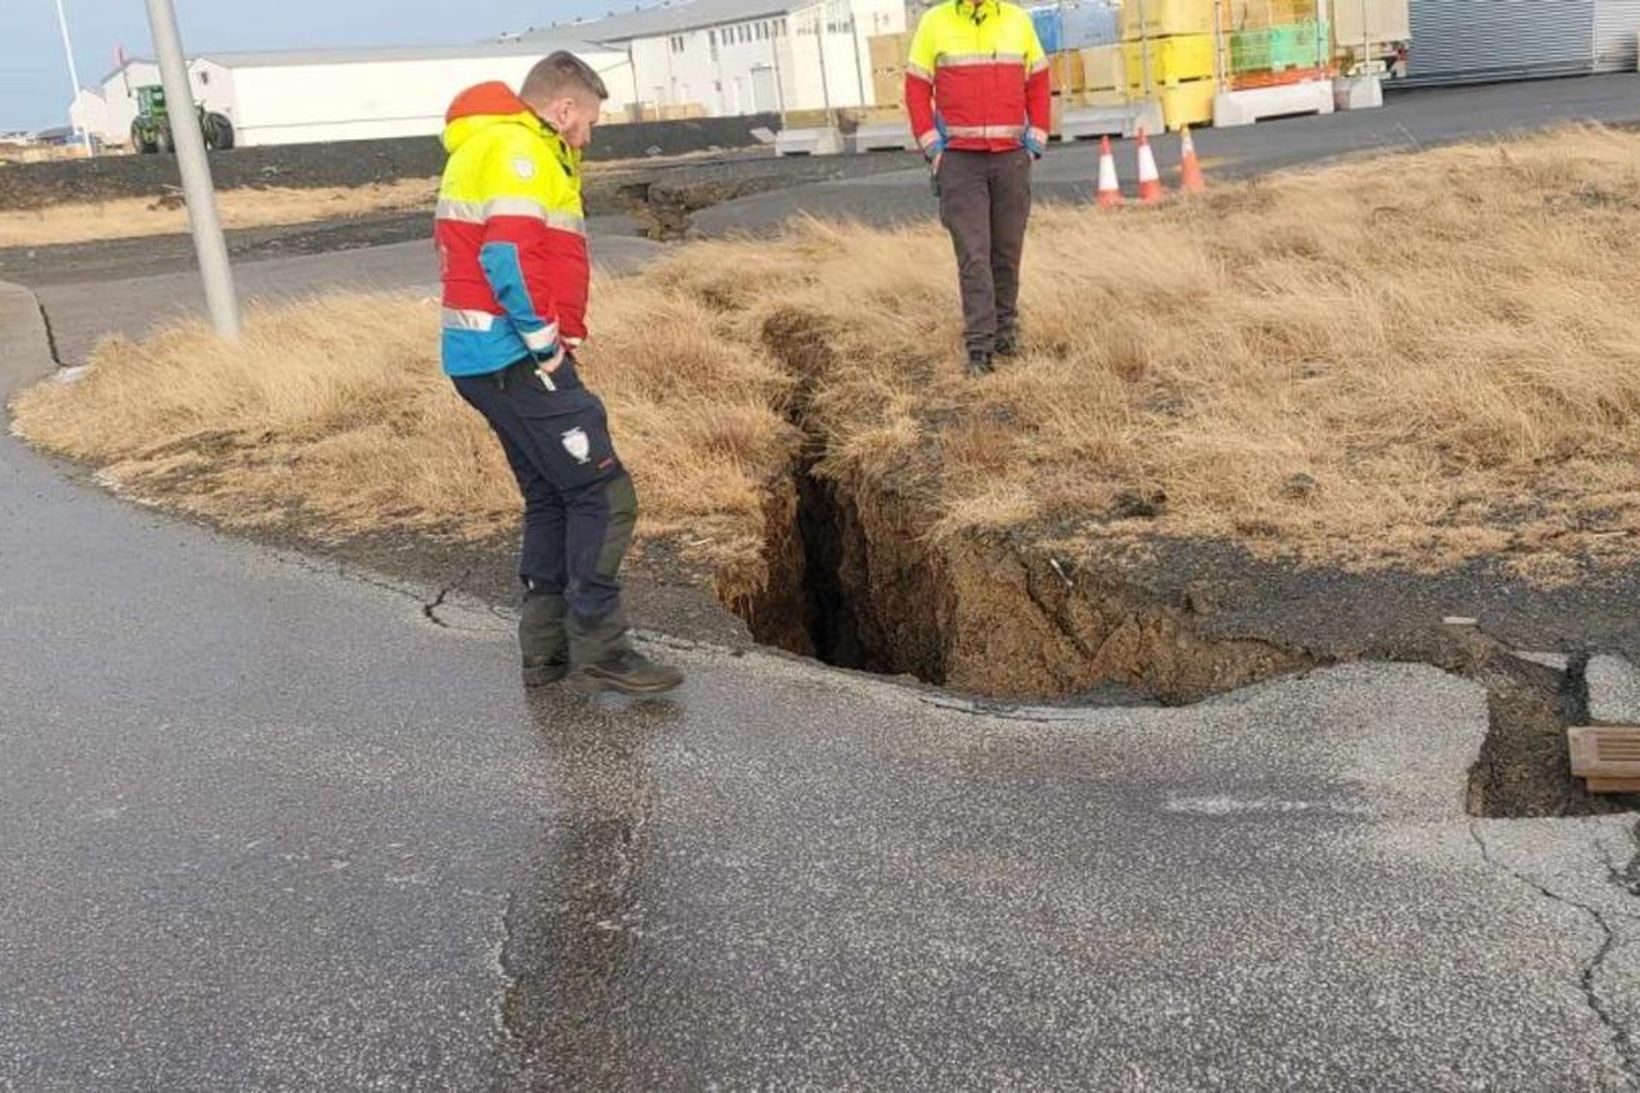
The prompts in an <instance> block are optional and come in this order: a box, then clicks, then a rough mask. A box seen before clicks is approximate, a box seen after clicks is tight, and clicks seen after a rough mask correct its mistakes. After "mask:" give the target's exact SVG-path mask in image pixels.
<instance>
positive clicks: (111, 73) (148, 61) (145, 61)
mask: <svg viewBox="0 0 1640 1093" xmlns="http://www.w3.org/2000/svg"><path fill="white" fill-rule="evenodd" d="M157 64H159V62H158V61H156V60H154V59H153V58H152V57H127V58H126V59H125V64H123V65H121V66H120V67H119V68H111V69H109V70H108V74H107V75H106V76H104V77H103V78H102V79H100V80H98V81H97V87H96V88H93V89H92V90H97V89H99V88H101V87H102V85H103V84H105V83H107V82H108V81H109V80H112V79H113V78H114V77H115V76H118V75H119V74H120V73H121V72H123V71H125V69H126V68H127V67H129V66H131V65H157Z"/></svg>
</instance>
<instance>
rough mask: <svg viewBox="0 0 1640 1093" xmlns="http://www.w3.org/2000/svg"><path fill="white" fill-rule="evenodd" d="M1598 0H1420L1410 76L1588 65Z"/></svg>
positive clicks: (1458, 76)
mask: <svg viewBox="0 0 1640 1093" xmlns="http://www.w3.org/2000/svg"><path fill="white" fill-rule="evenodd" d="M1595 4H1596V0H1530V2H1528V3H1522V2H1520V0H1412V8H1411V14H1412V67H1411V73H1410V79H1409V80H1408V82H1409V83H1469V82H1481V81H1487V80H1515V79H1524V78H1528V77H1532V76H1570V75H1575V74H1577V73H1582V72H1588V71H1589V70H1590V69H1592V68H1593V67H1594V61H1595V56H1594V54H1595Z"/></svg>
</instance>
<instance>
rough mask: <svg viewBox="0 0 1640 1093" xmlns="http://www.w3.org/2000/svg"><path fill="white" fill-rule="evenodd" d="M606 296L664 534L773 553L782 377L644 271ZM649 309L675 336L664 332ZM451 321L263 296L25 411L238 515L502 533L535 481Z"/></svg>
mask: <svg viewBox="0 0 1640 1093" xmlns="http://www.w3.org/2000/svg"><path fill="white" fill-rule="evenodd" d="M602 310H603V315H604V320H605V322H606V323H607V324H608V326H609V332H608V334H607V335H606V336H605V337H604V338H602V339H601V340H600V341H601V345H600V347H599V349H598V350H597V351H588V352H587V353H585V354H584V355H583V372H584V374H585V375H586V376H587V377H588V379H589V381H590V382H592V383H594V384H595V385H596V386H597V387H598V389H599V390H600V391H601V393H602V394H603V396H604V398H605V401H606V403H607V404H608V406H609V408H610V412H611V414H612V415H614V417H615V418H616V419H617V429H618V436H619V444H620V449H621V452H622V455H623V456H624V457H625V459H626V460H627V461H628V462H629V463H631V464H632V466H633V469H634V475H635V477H636V478H637V479H638V480H639V483H640V487H641V488H642V490H643V493H644V499H645V510H646V511H645V513H644V520H643V531H644V533H645V534H646V535H656V534H676V535H679V536H681V537H682V538H683V539H684V540H685V541H686V542H687V543H688V544H689V545H690V546H691V547H692V549H693V550H694V551H695V553H696V554H697V555H698V556H699V557H702V558H704V559H706V560H709V561H713V562H717V563H722V564H732V563H743V564H744V563H752V564H754V565H755V562H754V561H753V559H754V558H755V555H756V553H757V549H756V548H757V545H758V543H759V542H760V539H761V532H762V520H761V504H762V495H763V494H762V487H763V485H764V483H763V480H762V479H761V478H760V477H759V476H760V475H761V474H764V473H766V472H765V469H766V468H768V467H771V466H778V465H780V464H781V463H782V462H783V461H784V459H785V454H786V452H787V451H788V450H789V447H790V443H791V436H790V430H789V428H788V427H787V426H786V425H785V424H784V423H783V422H782V421H781V420H780V419H779V418H778V417H776V416H775V415H774V414H772V413H771V412H770V410H769V409H768V407H769V405H770V403H771V402H772V401H773V400H775V399H776V398H778V394H779V388H780V383H781V378H780V376H779V375H778V374H777V373H775V372H774V371H773V369H772V368H771V366H770V365H769V364H768V363H767V362H765V361H764V360H762V359H760V358H758V357H757V356H756V355H754V354H751V353H748V352H736V351H734V350H733V348H732V347H731V348H721V347H717V346H715V345H714V342H715V339H714V336H713V333H712V330H711V328H710V321H711V316H710V315H708V314H707V313H706V312H704V311H703V310H702V309H700V308H699V307H696V306H693V305H690V304H688V303H687V302H682V301H676V300H668V299H665V298H663V297H661V296H660V295H659V294H657V293H655V292H653V291H649V290H645V289H644V288H643V287H642V286H639V285H632V286H625V287H624V288H623V291H621V292H620V293H618V294H614V296H613V298H611V299H609V300H607V301H604V302H603V307H602ZM649 324H658V326H659V327H661V328H664V329H666V330H668V331H670V332H671V336H669V337H667V338H664V339H655V338H652V337H650V336H649V333H650V331H651V329H652V327H651V326H650V325H649ZM437 327H438V311H437V307H436V305H435V304H434V303H433V302H432V301H426V300H413V299H409V298H405V297H402V296H397V297H391V296H338V297H327V298H324V299H319V300H313V301H310V302H307V303H302V304H295V305H286V306H282V307H279V308H273V309H266V308H264V309H258V310H255V311H253V312H252V313H251V314H250V315H249V316H248V321H247V330H246V336H245V339H244V341H243V343H242V344H240V345H238V346H233V347H228V346H225V345H224V344H222V343H221V342H219V341H217V340H216V339H215V338H214V337H213V336H212V335H211V334H210V333H209V332H208V330H207V329H206V328H204V327H202V326H201V325H199V324H197V323H185V324H181V325H178V326H174V327H172V328H170V329H167V330H165V331H163V332H161V333H159V334H157V335H155V336H154V337H152V338H150V339H149V340H147V341H146V342H143V343H141V344H138V343H135V342H131V341H127V340H124V339H111V340H109V341H106V342H104V343H103V344H102V345H101V346H100V347H99V348H98V350H97V351H96V353H95V355H94V357H93V362H94V364H95V366H96V367H94V368H93V369H92V370H91V371H90V372H89V373H87V375H86V377H85V378H84V379H82V380H81V381H79V382H78V383H75V384H73V385H68V386H64V385H59V384H52V383H47V384H42V385H40V386H38V387H35V388H33V389H32V390H30V391H27V392H25V393H23V394H22V395H21V396H19V397H18V398H17V399H16V400H15V402H14V404H13V410H14V411H15V414H16V418H17V422H18V424H19V426H20V427H21V429H22V430H23V431H24V432H25V434H26V435H27V436H29V437H30V438H31V439H34V440H35V441H37V442H39V443H41V444H44V445H46V446H47V447H49V448H51V449H52V450H54V451H57V452H60V453H62V454H64V455H68V456H71V457H74V458H78V459H83V460H88V461H90V462H93V463H95V464H97V465H98V466H100V467H101V468H102V470H101V478H102V479H103V481H105V482H106V483H107V484H109V485H111V486H112V487H114V488H116V489H119V490H120V491H122V492H126V493H129V494H132V495H134V496H137V497H142V498H150V499H161V500H163V501H164V502H165V503H167V504H170V505H173V506H175V507H178V508H180V509H182V510H184V511H187V512H190V513H193V514H195V515H200V516H204V517H207V518H209V519H212V520H216V521H219V522H221V523H224V524H227V525H229V526H235V527H245V528H254V527H257V526H264V525H274V524H278V523H281V522H283V521H284V520H286V519H288V518H292V517H294V518H296V519H298V520H299V521H301V522H302V523H303V524H304V525H306V526H308V527H309V528H310V529H311V528H312V527H313V524H314V521H318V522H319V528H320V530H321V531H328V533H329V534H331V535H334V536H336V537H342V536H346V535H349V534H354V533H358V532H363V531H369V530H375V529H381V528H385V527H400V528H413V529H418V530H422V531H426V532H430V533H434V534H438V535H443V536H453V537H461V538H472V539H477V538H483V537H485V536H488V535H491V534H494V533H496V532H499V531H502V530H504V529H505V528H507V527H508V526H510V525H511V523H512V522H513V521H514V520H515V519H516V516H517V509H518V497H517V489H516V487H515V486H514V485H513V482H512V477H511V474H510V472H509V471H508V469H507V465H506V462H505V461H504V459H503V458H502V456H501V452H500V449H499V448H498V447H497V445H496V443H495V440H494V438H493V437H492V436H491V435H490V433H489V430H488V428H487V427H486V426H485V425H484V423H483V421H482V419H480V418H479V417H478V415H476V414H475V413H474V412H473V411H472V410H471V409H469V408H468V407H467V405H466V404H465V403H464V402H462V401H461V400H460V398H459V397H458V396H457V395H456V394H455V391H454V390H453V389H452V388H451V386H450V384H449V382H448V381H447V380H445V379H444V378H443V377H442V376H441V375H440V374H439V371H438V348H437V336H438V331H437ZM609 361H618V362H619V366H618V367H611V366H610V365H609V364H608V363H606V362H609Z"/></svg>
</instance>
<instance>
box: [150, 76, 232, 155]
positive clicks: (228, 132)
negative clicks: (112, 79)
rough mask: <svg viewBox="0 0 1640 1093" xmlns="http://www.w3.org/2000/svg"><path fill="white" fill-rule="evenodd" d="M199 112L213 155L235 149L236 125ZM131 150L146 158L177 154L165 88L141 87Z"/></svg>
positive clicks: (197, 108) (200, 108) (201, 108)
mask: <svg viewBox="0 0 1640 1093" xmlns="http://www.w3.org/2000/svg"><path fill="white" fill-rule="evenodd" d="M195 109H196V110H198V111H199V130H200V132H201V133H204V134H205V147H206V148H207V149H208V150H209V151H212V152H226V151H227V150H228V149H230V148H232V147H233V122H231V121H229V120H228V119H227V117H226V116H224V115H222V114H217V113H213V112H212V111H209V110H206V109H205V107H204V106H203V105H201V106H197V107H195ZM131 147H132V148H134V149H136V150H137V151H139V152H141V153H143V154H144V155H153V154H155V153H158V152H163V153H165V154H166V155H170V154H171V153H172V152H174V151H176V140H175V139H174V138H173V137H172V136H171V113H170V111H169V110H168V109H166V106H165V88H163V87H161V86H160V85H159V84H150V85H149V86H147V87H139V88H137V116H136V118H135V120H133V121H132V122H131Z"/></svg>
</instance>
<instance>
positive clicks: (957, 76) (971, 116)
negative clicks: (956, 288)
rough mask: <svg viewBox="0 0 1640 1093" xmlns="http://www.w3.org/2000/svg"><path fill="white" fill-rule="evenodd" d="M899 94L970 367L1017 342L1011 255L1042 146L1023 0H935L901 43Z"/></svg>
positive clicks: (1040, 88) (1035, 43)
mask: <svg viewBox="0 0 1640 1093" xmlns="http://www.w3.org/2000/svg"><path fill="white" fill-rule="evenodd" d="M905 101H906V107H907V109H908V111H909V112H910V114H911V129H912V132H913V133H914V134H915V135H916V137H917V143H918V144H919V145H920V146H921V147H922V150H923V154H924V155H925V156H927V157H928V162H929V164H930V166H931V168H932V170H933V172H934V180H935V186H936V188H937V189H938V191H939V195H940V219H941V221H942V222H943V223H944V224H945V226H946V228H947V229H948V230H949V231H950V232H951V239H952V241H953V242H954V243H955V244H956V249H957V266H958V270H959V273H960V275H961V283H962V314H963V325H964V327H965V331H964V337H965V340H966V342H967V346H968V371H969V373H970V374H972V375H976V376H980V375H984V374H986V373H987V372H990V371H991V369H992V363H993V359H994V357H996V356H1002V357H1013V356H1017V355H1018V354H1019V351H1020V341H1019V265H1020V259H1021V257H1022V256H1023V254H1024V250H1025V226H1026V223H1027V221H1029V219H1030V215H1031V163H1032V161H1033V160H1036V159H1040V158H1041V157H1042V154H1043V153H1044V152H1045V151H1046V150H1047V145H1048V127H1049V125H1050V124H1051V122H1050V120H1049V119H1050V116H1051V112H1052V106H1053V87H1052V80H1051V77H1050V76H1049V74H1048V58H1047V55H1046V54H1045V53H1044V52H1043V50H1042V43H1041V41H1040V40H1039V39H1038V38H1037V35H1036V27H1035V25H1034V24H1033V23H1032V22H1031V17H1030V16H1029V15H1027V14H1026V13H1025V10H1024V9H1023V8H1020V7H1017V6H1015V5H1013V4H1008V3H1002V2H1000V0H944V2H942V3H940V4H938V5H936V6H935V7H933V8H930V9H929V10H928V11H927V12H926V13H925V14H924V15H923V18H922V22H921V24H920V25H919V26H918V27H917V33H916V36H915V37H914V38H913V39H912V42H911V57H910V61H909V63H908V65H907V68H906V77H905Z"/></svg>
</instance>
